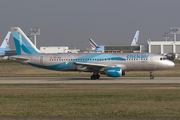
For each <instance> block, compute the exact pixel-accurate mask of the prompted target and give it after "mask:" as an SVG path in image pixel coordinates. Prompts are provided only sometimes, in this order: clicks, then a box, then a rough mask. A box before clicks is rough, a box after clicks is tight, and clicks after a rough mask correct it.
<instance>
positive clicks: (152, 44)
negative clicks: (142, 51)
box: [148, 27, 180, 57]
mask: <svg viewBox="0 0 180 120" xmlns="http://www.w3.org/2000/svg"><path fill="white" fill-rule="evenodd" d="M169 34H173V35H174V37H173V38H174V39H172V38H170V36H169ZM177 34H180V28H178V27H171V28H170V33H164V35H163V36H164V38H165V40H159V41H158V40H149V41H148V44H149V45H148V46H149V53H158V54H164V55H166V54H169V53H173V54H176V57H177V56H180V40H177V39H176V35H177Z"/></svg>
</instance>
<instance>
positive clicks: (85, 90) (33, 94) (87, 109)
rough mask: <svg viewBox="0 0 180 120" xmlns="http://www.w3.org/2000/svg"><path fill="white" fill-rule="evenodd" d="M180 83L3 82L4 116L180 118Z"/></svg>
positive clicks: (0, 105) (0, 89)
mask: <svg viewBox="0 0 180 120" xmlns="http://www.w3.org/2000/svg"><path fill="white" fill-rule="evenodd" d="M179 93H180V85H0V116H74V117H78V116H86V117H87V116H88V117H154V116H155V117H180V114H179V112H180V100H179V98H180V94H179Z"/></svg>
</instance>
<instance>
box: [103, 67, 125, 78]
mask: <svg viewBox="0 0 180 120" xmlns="http://www.w3.org/2000/svg"><path fill="white" fill-rule="evenodd" d="M106 75H107V76H109V77H121V76H124V75H125V71H122V69H121V68H120V67H111V68H106Z"/></svg>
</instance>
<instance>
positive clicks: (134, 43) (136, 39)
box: [131, 30, 139, 46]
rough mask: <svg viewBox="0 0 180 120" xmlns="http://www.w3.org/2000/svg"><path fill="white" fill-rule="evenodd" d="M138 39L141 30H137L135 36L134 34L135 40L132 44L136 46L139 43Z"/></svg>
mask: <svg viewBox="0 0 180 120" xmlns="http://www.w3.org/2000/svg"><path fill="white" fill-rule="evenodd" d="M138 39H139V30H137V31H136V34H135V36H134V38H133V41H132V43H131V46H136V45H138Z"/></svg>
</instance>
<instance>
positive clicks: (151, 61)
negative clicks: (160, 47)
mask: <svg viewBox="0 0 180 120" xmlns="http://www.w3.org/2000/svg"><path fill="white" fill-rule="evenodd" d="M153 58H154V55H150V56H149V64H154V61H153Z"/></svg>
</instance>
